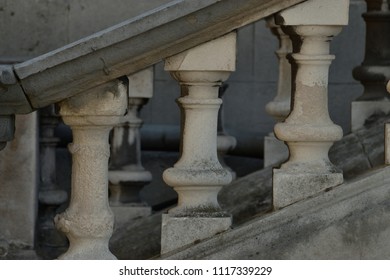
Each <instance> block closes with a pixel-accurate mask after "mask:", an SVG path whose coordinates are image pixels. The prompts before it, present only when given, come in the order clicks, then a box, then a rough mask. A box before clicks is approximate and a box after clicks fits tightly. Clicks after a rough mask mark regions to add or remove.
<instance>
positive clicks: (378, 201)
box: [0, 0, 390, 259]
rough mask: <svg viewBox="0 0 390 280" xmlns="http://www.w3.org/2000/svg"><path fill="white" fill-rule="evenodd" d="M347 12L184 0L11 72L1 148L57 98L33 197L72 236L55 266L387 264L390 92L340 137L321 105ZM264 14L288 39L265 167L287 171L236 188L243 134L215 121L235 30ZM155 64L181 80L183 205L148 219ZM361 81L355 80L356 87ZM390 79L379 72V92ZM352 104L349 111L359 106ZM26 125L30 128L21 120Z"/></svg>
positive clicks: (13, 249)
mask: <svg viewBox="0 0 390 280" xmlns="http://www.w3.org/2000/svg"><path fill="white" fill-rule="evenodd" d="M367 3H368V4H369V5H368V12H372V13H373V14H376V12H377V11H380V12H383V13H385V14H386V15H387V14H388V9H389V5H388V3H387V1H386V3H385V1H369V0H367ZM348 8H349V1H347V0H342V1H341V0H327V1H326V2H323V1H321V0H307V1H304V0H288V1H286V0H284V1H282V0H243V1H239V2H238V1H233V0H223V1H218V0H202V1H190V0H176V1H171V2H169V3H167V4H165V5H163V6H160V7H158V8H156V9H154V10H151V11H149V12H146V13H144V14H142V15H139V16H137V17H134V18H132V19H129V20H128V21H125V22H123V23H121V24H118V25H115V26H113V27H111V28H108V29H106V30H103V31H101V32H98V33H95V34H93V35H91V36H89V37H86V38H84V39H82V40H79V41H76V42H74V43H72V44H70V45H66V46H64V47H63V48H60V49H57V50H55V51H52V52H50V53H47V54H45V55H42V56H39V57H37V58H34V59H31V60H27V61H25V62H22V63H16V64H12V65H2V66H1V75H0V90H1V91H0V93H1V94H0V112H1V115H0V124H1V126H0V128H1V129H0V144H1V145H0V146H1V148H4V146H5V144H6V142H7V141H9V140H10V139H11V138H12V136H13V134H14V125H15V117H14V116H15V115H18V114H27V113H31V112H33V111H35V110H38V109H41V108H43V107H46V106H49V107H46V108H47V109H46V110H47V112H46V111H41V112H42V113H41V114H42V116H41V120H42V121H43V123H42V124H41V125H42V129H41V135H40V136H41V138H40V139H41V155H40V156H41V159H43V162H44V163H45V168H42V170H43V171H41V174H40V178H41V181H42V186H41V190H40V193H39V201H40V205H44V207H43V208H42V209H39V211H42V212H40V213H41V216H42V215H43V216H45V217H46V218H47V219H44V221H42V224H43V225H44V227H46V229H47V232H52V233H53V234H54V235H53V236H51V237H53V239H51V238H50V239H49V240H46V241H47V244H51V242H53V243H52V244H54V243H55V242H57V241H60V242H62V241H63V240H65V238H64V236H63V235H62V236H61V235H57V236H56V235H55V233H56V232H57V231H56V230H55V229H54V225H53V223H52V222H51V221H52V220H53V219H54V221H55V226H56V228H57V229H58V230H59V231H61V232H62V233H64V234H65V235H66V237H67V239H68V240H69V247H68V248H67V250H66V251H65V252H64V253H63V254H61V255H60V256H59V258H60V259H116V258H120V259H146V258H163V259H170V258H171V259H176V258H181V259H186V258H190V259H201V258H209V259H214V258H222V259H261V258H267V259H270V258H271V259H280V258H286V259H289V258H387V257H388V252H389V250H388V246H387V245H386V236H388V220H387V217H386V214H387V211H388V203H387V201H388V196H389V193H388V191H387V187H386V184H387V183H388V182H387V181H388V179H387V177H388V176H386V173H387V172H388V170H387V169H388V168H387V167H384V166H383V164H384V162H386V163H387V162H389V161H390V160H389V159H390V154H389V153H390V150H389V149H388V147H386V149H385V148H384V141H383V134H384V133H383V124H385V123H387V122H388V120H387V115H386V114H387V113H388V111H387V110H386V109H383V108H387V106H385V105H384V104H382V103H386V102H387V100H386V98H384V100H383V101H381V102H380V103H381V106H379V107H380V108H379V107H378V110H376V109H375V108H374V109H373V110H371V109H372V108H371V107H370V108H371V109H370V110H369V111H367V112H363V113H364V114H368V115H367V116H365V117H364V116H360V115H359V122H360V126H356V125H355V126H353V128H354V130H353V132H352V133H351V134H349V135H347V136H345V137H344V138H342V129H341V128H340V127H339V126H337V125H335V124H334V123H333V122H332V121H331V119H330V116H329V112H328V105H327V104H328V101H327V99H328V68H329V65H330V63H331V61H332V60H333V59H334V56H333V55H331V54H330V41H331V39H332V38H333V37H335V36H337V35H338V33H339V32H340V31H341V29H342V27H343V26H345V25H347V24H348ZM263 18H267V22H268V25H269V28H270V29H271V30H272V31H273V33H274V34H275V35H276V36H277V37H278V39H279V40H280V44H281V48H280V49H279V50H278V54H279V56H278V57H279V69H280V72H279V84H278V92H277V96H276V97H275V99H274V100H273V101H272V102H271V103H270V105H269V106H267V108H268V111H269V113H270V114H271V115H273V116H274V117H275V119H276V120H277V121H278V123H277V125H276V126H275V130H274V132H275V133H274V134H270V135H269V137H268V139H267V140H266V145H265V158H266V165H269V164H270V162H271V161H272V163H275V162H276V163H280V162H283V164H281V165H278V166H277V167H276V168H272V166H269V167H266V168H265V169H262V170H260V171H258V172H255V173H252V174H250V175H248V176H246V177H243V178H240V179H238V180H236V181H234V182H232V179H233V177H234V176H235V174H234V173H233V172H232V171H231V170H229V169H228V168H227V167H226V166H225V164H224V162H223V155H224V154H225V153H226V152H227V151H228V150H229V149H232V148H233V147H234V145H235V139H234V138H233V137H230V136H229V135H228V134H227V133H226V132H225V131H224V130H223V125H222V124H221V122H220V119H221V116H220V115H219V116H218V112H219V108H220V105H221V103H222V100H221V96H222V94H223V90H222V89H223V83H224V82H225V81H226V80H227V79H228V77H229V75H230V73H231V72H233V71H234V70H235V67H236V66H235V61H236V51H237V47H236V40H237V36H236V29H237V28H240V27H242V26H245V25H247V24H249V23H252V22H254V21H257V20H259V19H263ZM287 54H288V56H287V57H288V60H289V62H290V64H291V67H290V66H289V65H290V64H288V63H287V57H286V55H287ZM161 60H164V69H165V71H167V72H169V73H170V74H171V76H172V77H173V78H174V79H175V80H176V81H177V82H178V84H179V85H180V88H181V97H180V98H179V99H178V103H179V106H180V110H181V114H182V115H181V137H180V138H181V139H180V140H181V142H180V158H179V160H178V161H177V162H176V164H174V165H173V167H170V168H167V169H166V170H165V171H164V173H163V176H162V177H163V180H164V182H165V183H166V184H167V185H169V186H171V187H172V188H173V189H174V190H175V191H176V192H177V194H178V201H177V204H176V205H174V206H173V207H170V208H169V209H165V210H164V211H163V212H160V213H154V214H152V215H150V213H151V207H150V206H149V205H145V203H144V202H142V201H141V200H140V199H139V192H140V189H141V188H142V187H143V185H145V184H146V183H147V182H148V181H150V179H151V177H150V173H149V171H148V170H146V169H145V168H144V166H143V165H142V163H141V157H140V141H141V140H140V132H139V129H140V126H141V124H142V120H141V119H140V117H139V111H140V108H141V107H142V106H143V105H144V104H145V103H146V102H147V100H148V99H150V98H151V97H152V93H153V82H151V81H153V76H152V74H153V71H151V68H149V67H150V66H152V65H154V64H155V63H157V62H159V61H161ZM363 68H364V67H363ZM363 72H364V71H363ZM368 72H369V71H368ZM385 72H386V71H385ZM366 74H367V73H366ZM366 74H364V75H363V76H359V77H361V78H362V80H363V81H364V82H363V84H364V83H365V79H366V78H367V77H366V76H365V75H366ZM367 75H368V76H369V75H370V74H369V73H368V74H367ZM389 78H390V77H389ZM389 78H388V77H387V76H385V77H384V78H383V79H381V80H380V81H379V82H378V79H377V76H375V79H374V78H373V81H374V80H375V81H376V82H378V84H379V85H378V87H380V86H381V87H383V86H384V85H385V83H386V82H387V80H388V79H389ZM290 83H291V85H292V86H291V89H292V90H291V91H290ZM365 95H367V93H365ZM375 97H376V95H375ZM364 99H366V98H364ZM368 99H370V98H368ZM359 102H364V100H361V101H359ZM370 102H371V101H370ZM53 104H56V106H57V107H58V109H59V110H54V106H53ZM290 104H291V105H290ZM370 104H371V103H370ZM371 105H372V104H371ZM371 105H370V106H371ZM359 106H360V107H359ZM359 106H355V107H354V108H355V109H354V110H355V111H354V112H355V115H356V110H358V107H359V108H361V107H362V106H363V107H364V103H359ZM374 107H375V106H374ZM286 108H287V109H286ZM43 112H46V113H47V114H46V113H43ZM369 116H371V117H372V122H370V119H368V117H369ZM59 117H61V118H62V120H63V121H64V123H65V124H67V125H68V126H69V127H70V129H71V130H72V135H73V139H72V143H71V144H70V145H69V151H70V152H71V154H72V167H71V173H72V175H71V176H72V178H71V191H70V193H69V196H70V201H69V205H67V204H66V203H65V201H66V195H64V191H63V190H61V189H60V188H58V184H57V183H56V174H57V172H58V170H59V169H58V167H56V159H55V158H56V149H55V147H56V145H57V144H58V139H56V137H55V135H54V128H55V125H56V123H58V118H59ZM218 117H219V119H218ZM362 118H363V119H368V121H367V122H366V124H364V125H363V124H362V123H361V119H362ZM18 119H19V118H18V117H17V120H18ZM16 123H17V125H18V121H17V122H16ZM31 123H32V125H34V126H36V122H35V123H34V120H33V119H32V122H31ZM385 128H386V133H385V135H386V140H387V137H388V135H390V133H389V131H390V128H389V127H388V126H387V125H386V126H385ZM32 130H34V129H32ZM18 133H21V134H22V135H23V133H24V132H23V131H22V132H21V131H20V128H19V130H18V126H17V131H16V134H18ZM26 135H27V134H26ZM26 135H25V139H24V141H28V137H26ZM275 136H276V137H277V138H278V139H279V140H282V141H283V142H284V143H285V144H286V145H287V146H288V149H286V147H285V146H283V143H282V142H281V141H279V140H278V139H276V138H275ZM33 139H35V140H36V138H34V137H33ZM109 140H110V142H109ZM339 140H341V141H339ZM335 142H336V144H335V145H334V146H333V147H332V148H331V146H332V145H333V144H334V143H335ZM35 144H36V143H35ZM110 144H111V145H110ZM270 145H271V146H272V148H270V147H271V146H270ZM25 146H28V145H25ZM222 147H223V148H222ZM282 147H284V148H282ZM12 149H15V144H14V143H12V145H11V147H10V149H5V150H4V152H5V154H6V155H7V161H4V162H1V163H2V164H3V166H5V167H7V168H10V167H11V166H14V165H15V162H11V161H12V160H10V159H9V158H10V157H12ZM30 150H31V149H30ZM276 150H278V151H280V154H279V153H278V154H276V153H275V151H276ZM383 150H385V151H386V153H383ZM270 151H272V152H270ZM286 152H289V153H288V154H287V153H286ZM328 153H330V154H329V157H328ZM272 157H274V158H272ZM270 158H271V161H270V160H269V159H270ZM286 158H287V160H286V161H284V159H286ZM8 161H9V163H10V164H9V165H8ZM12 164H14V165H12ZM377 166H380V167H378V168H377V169H373V168H375V167H377ZM33 174H34V178H35V176H36V175H37V173H33ZM6 175H8V174H5V173H3V174H1V176H2V177H5V178H7V176H6ZM344 180H346V181H344ZM231 182H232V183H231ZM11 187H12V184H11ZM29 191H30V193H31V197H33V196H34V190H33V189H30V190H29ZM109 192H110V196H109ZM35 194H36V193H35ZM34 201H35V200H34ZM7 203H8V202H7ZM12 203H15V204H16V202H12ZM34 203H35V202H32V203H31V205H32V207H34V205H36V204H34ZM6 205H11V204H6ZM58 205H66V207H67V208H66V209H61V208H58ZM11 206H12V205H11ZM11 206H10V207H11ZM160 207H161V206H160ZM5 208H7V207H5ZM161 208H162V207H161ZM35 210H36V209H33V211H30V214H31V215H34V213H35V212H34V211H35ZM0 213H1V212H0ZM42 213H43V214H42ZM134 213H135V214H134ZM140 213H142V214H140ZM114 214H115V215H116V220H117V227H116V229H115V231H114ZM128 214H129V216H128V217H127V216H126V217H125V215H128ZM130 214H131V215H130ZM30 220H33V219H30ZM47 221H50V222H48V223H47ZM126 221H128V222H127V223H126ZM2 223H3V224H5V225H6V227H8V226H10V225H12V221H10V220H4V221H3V222H2ZM10 232H11V231H9V230H6V231H4V232H0V245H1V249H2V250H3V248H5V249H4V250H3V251H4V252H2V256H0V257H2V258H22V257H20V256H22V255H23V254H20V253H19V251H20V250H21V251H26V252H27V251H29V252H30V251H33V250H34V249H35V248H32V247H31V245H26V244H25V243H23V242H20V243H18V242H15V241H11V242H8V241H7V240H12V239H13V236H12V234H10ZM112 234H113V236H112ZM31 236H33V234H32V235H31ZM31 236H30V237H31ZM41 237H42V239H43V240H45V234H43V235H42V236H41ZM56 238H58V239H56ZM109 240H110V241H109ZM61 246H62V247H63V248H65V247H66V244H64V243H62V245H61ZM18 250H19V251H18ZM7 255H8V257H7ZM27 255H28V254H27ZM49 255H50V254H49ZM49 255H48V256H47V257H50V256H49ZM27 258H34V257H27Z"/></svg>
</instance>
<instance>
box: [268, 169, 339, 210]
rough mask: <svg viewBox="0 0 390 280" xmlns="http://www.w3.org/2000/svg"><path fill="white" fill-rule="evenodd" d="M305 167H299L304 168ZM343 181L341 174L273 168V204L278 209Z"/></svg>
mask: <svg viewBox="0 0 390 280" xmlns="http://www.w3.org/2000/svg"><path fill="white" fill-rule="evenodd" d="M305 169H306V168H304V167H303V168H301V170H305ZM342 183H343V174H342V173H337V172H335V171H334V172H332V171H328V172H327V171H323V172H312V173H311V172H310V171H307V172H302V171H300V172H297V170H296V169H290V170H289V169H287V170H286V169H283V168H281V169H274V170H273V184H274V188H273V206H274V209H275V210H276V209H280V208H283V207H286V206H288V205H290V204H293V203H295V202H298V201H300V200H303V199H305V198H308V197H311V196H314V195H316V194H318V193H320V192H322V191H325V190H326V189H329V188H332V187H335V186H338V185H340V184H342Z"/></svg>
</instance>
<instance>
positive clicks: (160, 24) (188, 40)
mask: <svg viewBox="0 0 390 280" xmlns="http://www.w3.org/2000/svg"><path fill="white" fill-rule="evenodd" d="M303 1H304V0H242V1H235V0H223V1H220V0H202V1H191V0H175V1H172V2H170V3H168V4H166V5H163V6H161V7H159V8H157V9H154V10H152V11H150V12H147V13H144V14H142V15H140V16H137V17H135V18H132V19H129V20H127V21H125V22H122V23H120V24H118V25H115V26H113V27H111V28H108V29H105V30H103V31H101V32H98V33H95V34H93V35H91V36H89V37H86V38H84V39H82V40H79V41H76V42H74V43H72V44H69V45H67V46H64V47H62V48H60V49H57V50H54V51H52V52H49V53H47V54H44V55H42V56H39V57H36V58H34V59H31V60H28V61H25V62H23V63H18V64H14V65H3V66H1V68H0V85H1V88H0V112H1V115H12V114H22V113H29V112H32V111H34V110H36V109H38V108H41V107H44V106H47V105H50V104H53V103H56V102H59V101H61V100H64V99H66V98H69V97H71V96H74V95H76V94H78V93H81V92H84V91H86V90H88V89H90V88H93V87H95V86H98V85H99V84H102V83H104V82H107V81H110V80H113V79H115V78H118V77H121V76H124V75H128V74H131V73H135V72H137V71H139V70H142V69H144V68H146V67H148V66H150V65H153V64H155V63H157V62H158V61H160V60H162V59H164V58H166V57H169V56H172V55H175V54H177V53H180V52H182V51H184V50H186V49H189V48H191V47H194V46H196V45H199V44H201V43H204V42H206V41H208V40H211V39H214V38H217V37H219V36H222V35H223V34H226V33H228V32H230V31H232V30H234V29H237V28H239V27H241V26H244V25H247V24H249V23H251V22H254V21H256V20H259V19H261V18H264V17H266V16H268V15H271V14H273V13H275V12H278V11H280V10H283V9H285V8H287V7H290V6H292V5H294V4H297V3H300V2H303Z"/></svg>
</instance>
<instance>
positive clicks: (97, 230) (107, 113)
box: [55, 81, 127, 259]
mask: <svg viewBox="0 0 390 280" xmlns="http://www.w3.org/2000/svg"><path fill="white" fill-rule="evenodd" d="M126 107H127V91H126V87H125V86H124V85H123V84H122V83H121V82H119V81H112V82H108V83H105V84H103V85H101V86H98V87H96V88H93V89H91V90H89V91H87V92H85V93H82V94H80V95H77V96H74V97H72V98H69V99H67V100H64V101H62V102H61V103H60V114H61V116H62V118H63V120H64V122H65V123H66V124H68V125H69V126H70V127H71V129H72V132H73V143H71V144H70V145H69V151H70V152H71V153H72V162H73V163H72V193H71V200H70V205H69V208H68V209H67V210H66V211H65V212H64V213H62V214H60V215H58V216H57V217H56V219H55V220H56V221H55V222H56V226H57V228H58V229H60V230H61V231H63V232H64V233H65V234H66V236H67V237H68V239H69V242H70V246H69V249H68V251H67V252H66V253H65V254H63V255H62V256H60V259H115V256H114V255H112V254H111V252H110V251H109V249H108V241H109V239H110V237H111V234H112V231H113V225H114V216H113V214H112V212H111V209H110V207H109V204H108V158H109V156H110V149H109V144H108V137H109V132H110V130H111V129H112V128H113V126H115V125H117V124H118V123H119V122H120V120H121V117H122V116H123V115H124V114H125V111H126Z"/></svg>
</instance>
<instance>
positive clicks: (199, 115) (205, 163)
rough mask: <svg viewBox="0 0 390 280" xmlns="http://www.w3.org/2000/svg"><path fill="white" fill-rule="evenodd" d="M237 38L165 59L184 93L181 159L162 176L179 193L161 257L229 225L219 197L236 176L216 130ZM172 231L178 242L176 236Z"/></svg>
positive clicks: (219, 40) (168, 219) (181, 100)
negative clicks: (221, 157) (222, 155)
mask: <svg viewBox="0 0 390 280" xmlns="http://www.w3.org/2000/svg"><path fill="white" fill-rule="evenodd" d="M236 38H237V35H236V32H231V33H229V34H226V35H224V36H221V37H219V38H217V39H214V40H212V41H209V42H206V43H204V44H201V45H199V46H196V47H194V48H192V49H189V50H187V51H185V52H183V53H179V54H177V55H175V56H172V57H169V58H167V59H166V60H165V70H167V71H169V72H170V73H171V75H172V77H174V78H175V79H176V80H177V81H178V82H179V83H180V86H181V89H182V92H181V97H180V98H179V99H178V103H179V105H180V109H181V112H182V116H181V119H182V141H181V154H180V159H179V160H178V162H177V163H176V164H175V165H174V166H173V167H171V168H168V169H167V170H165V171H164V173H163V179H164V181H165V183H166V184H167V185H169V186H171V187H173V188H174V190H175V191H176V192H177V193H178V203H177V206H176V207H174V208H172V209H169V211H168V213H167V214H166V216H164V217H163V226H162V228H161V249H162V253H166V252H168V250H174V249H177V248H179V247H178V246H184V245H188V244H191V243H192V242H195V241H196V240H200V239H204V238H206V237H210V236H213V235H214V234H216V233H217V232H221V231H223V230H227V229H228V228H229V227H230V225H231V218H230V216H229V215H228V214H227V213H225V212H224V211H222V209H221V208H220V206H219V204H218V199H217V196H218V192H219V191H220V190H221V188H222V187H223V186H224V185H227V184H229V183H230V182H231V181H232V173H231V172H230V171H228V170H227V169H225V168H223V167H222V166H221V164H220V162H219V161H218V154H217V150H218V149H217V132H218V110H219V108H220V105H221V103H222V100H221V99H220V98H219V97H218V96H219V91H220V90H219V89H220V86H222V83H223V82H224V81H225V80H226V79H227V78H228V77H229V75H230V73H231V72H232V71H234V70H235V61H236ZM211 61H212V62H211ZM191 220H193V222H192V223H191ZM217 220H219V221H218V222H217ZM180 221H182V222H180ZM190 224H192V225H198V227H197V229H196V230H195V229H193V231H194V234H188V231H187V230H188V227H189V225H190ZM173 233H175V234H174V236H176V237H177V238H172V235H173ZM178 237H180V238H178Z"/></svg>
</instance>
